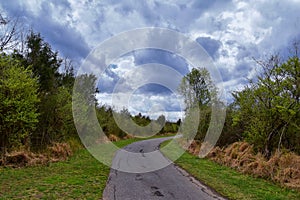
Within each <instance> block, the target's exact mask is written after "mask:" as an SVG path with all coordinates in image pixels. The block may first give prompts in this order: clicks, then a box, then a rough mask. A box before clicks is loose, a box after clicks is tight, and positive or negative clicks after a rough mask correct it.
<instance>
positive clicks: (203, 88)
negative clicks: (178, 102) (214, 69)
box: [179, 68, 217, 108]
mask: <svg viewBox="0 0 300 200" xmlns="http://www.w3.org/2000/svg"><path fill="white" fill-rule="evenodd" d="M179 92H180V93H181V94H182V95H183V96H184V100H185V104H186V106H187V108H190V107H192V106H193V104H194V103H197V104H198V105H199V106H200V107H201V106H207V105H209V104H210V103H211V102H212V100H213V99H215V98H216V94H217V89H216V87H215V85H214V84H213V83H212V80H211V78H210V75H209V72H208V71H207V69H205V68H201V69H195V68H193V69H192V71H191V72H190V73H188V74H187V75H185V76H184V77H183V79H182V81H181V84H180V86H179Z"/></svg>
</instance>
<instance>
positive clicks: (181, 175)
mask: <svg viewBox="0 0 300 200" xmlns="http://www.w3.org/2000/svg"><path fill="white" fill-rule="evenodd" d="M164 140H166V139H152V140H149V141H143V142H142V144H141V143H140V142H136V143H132V144H131V145H130V147H129V146H127V147H125V149H131V150H132V152H135V153H141V154H142V156H143V154H144V153H145V151H147V152H148V151H150V150H156V149H157V148H158V146H159V144H160V143H161V142H162V141H164ZM141 147H142V148H141ZM143 157H144V158H143V160H134V159H132V157H131V156H129V155H128V154H122V153H120V154H119V155H117V154H116V155H115V159H114V160H113V162H114V163H115V164H117V167H118V169H119V170H121V167H125V168H126V167H127V168H130V167H135V166H136V165H137V166H140V167H145V166H144V161H147V159H148V157H147V156H146V157H145V156H143ZM130 159H131V160H130ZM114 166H116V165H114ZM118 169H116V170H115V169H111V172H110V175H109V178H108V181H107V185H106V188H105V189H104V192H103V200H112V199H113V200H139V199H143V200H147V199H150V200H152V199H153V200H157V199H166V200H173V199H177V200H178V199H180V200H186V199H191V200H194V199H195V200H199V199H203V200H225V198H223V197H221V196H219V195H218V194H217V193H216V192H215V191H214V190H211V189H210V188H209V187H208V186H206V185H204V184H202V183H201V182H199V181H198V180H196V179H195V178H194V177H193V176H191V175H190V174H188V173H187V172H186V171H185V170H183V169H181V168H179V167H178V166H176V165H175V164H170V165H168V166H167V167H165V168H162V169H160V170H156V171H152V172H145V173H128V172H122V171H118Z"/></svg>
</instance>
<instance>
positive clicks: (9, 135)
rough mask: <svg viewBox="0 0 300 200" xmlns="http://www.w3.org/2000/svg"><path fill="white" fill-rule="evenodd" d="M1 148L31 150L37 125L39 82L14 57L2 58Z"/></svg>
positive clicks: (0, 91)
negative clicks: (24, 148)
mask: <svg viewBox="0 0 300 200" xmlns="http://www.w3.org/2000/svg"><path fill="white" fill-rule="evenodd" d="M0 76H1V79H0V138H1V139H0V141H1V143H0V145H1V148H3V149H2V152H5V151H7V150H8V151H9V150H11V149H13V148H18V147H20V146H24V145H25V146H26V147H29V144H30V136H31V134H32V132H33V131H34V130H35V129H36V125H37V123H38V116H39V114H38V112H37V107H36V106H37V103H38V102H39V99H38V95H37V90H38V84H37V79H36V78H34V77H33V73H32V71H31V69H30V68H27V69H25V67H24V66H22V65H21V64H20V62H18V61H17V60H15V59H13V58H12V57H11V56H6V55H4V54H1V55H0Z"/></svg>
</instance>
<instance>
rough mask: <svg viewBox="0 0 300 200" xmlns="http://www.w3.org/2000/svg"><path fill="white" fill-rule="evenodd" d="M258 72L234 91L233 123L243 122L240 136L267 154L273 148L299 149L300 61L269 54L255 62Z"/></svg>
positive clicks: (294, 57) (295, 56)
mask: <svg viewBox="0 0 300 200" xmlns="http://www.w3.org/2000/svg"><path fill="white" fill-rule="evenodd" d="M259 64H260V66H261V68H262V73H261V74H260V75H258V77H257V79H258V80H257V81H256V82H254V81H251V82H250V84H249V85H248V86H247V87H245V88H244V89H243V90H242V91H238V92H234V93H233V97H234V100H235V102H234V103H235V106H236V108H237V112H236V113H235V116H234V121H235V124H239V123H243V124H244V126H245V130H244V137H245V138H246V140H247V141H249V142H250V143H251V144H254V147H255V149H256V150H257V151H262V152H263V153H264V154H265V155H266V156H267V157H270V155H271V152H272V151H273V150H275V149H276V148H277V149H278V150H279V149H280V148H287V149H290V150H294V151H297V152H300V149H299V142H300V140H299V135H298V133H299V131H300V127H299V124H300V102H299V101H300V82H299V81H300V62H299V57H298V56H297V55H294V56H292V57H290V58H289V59H288V60H287V61H285V62H280V59H279V57H278V56H272V57H271V58H270V60H268V61H267V62H259Z"/></svg>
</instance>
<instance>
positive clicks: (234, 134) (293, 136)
mask: <svg viewBox="0 0 300 200" xmlns="http://www.w3.org/2000/svg"><path fill="white" fill-rule="evenodd" d="M298 48H299V46H298V43H297V42H295V43H294V44H293V45H292V48H291V50H290V51H289V52H290V54H289V56H288V57H287V58H286V59H284V58H282V57H281V56H280V55H279V54H276V55H273V56H271V57H270V58H269V59H267V60H264V61H259V60H255V61H256V63H257V66H258V69H257V72H258V73H257V76H256V77H254V78H253V79H252V80H249V83H248V84H247V85H246V86H245V87H244V88H243V89H242V90H239V91H234V92H232V98H233V102H232V103H231V104H229V105H223V107H224V109H226V113H227V115H226V119H225V124H224V128H223V131H222V134H221V137H220V138H219V141H218V143H217V144H218V145H219V146H221V147H223V146H227V145H229V144H231V143H233V142H236V141H247V142H249V143H250V144H252V145H253V147H254V149H255V151H256V152H260V153H262V154H263V155H265V157H267V158H269V157H270V156H271V154H272V153H274V152H275V151H283V150H285V151H293V152H296V153H300V102H299V101H300V61H299V49H298ZM179 91H180V92H181V94H183V96H184V97H185V101H186V104H187V107H189V106H190V105H195V103H196V104H197V105H198V106H199V107H200V121H199V127H198V132H197V135H196V140H198V141H200V142H201V141H203V140H204V136H205V134H206V132H207V130H208V123H209V121H210V117H211V105H212V104H213V103H216V102H217V101H218V99H217V96H216V93H217V88H216V87H215V86H214V84H213V83H212V81H211V79H210V76H209V72H208V71H207V70H206V69H205V68H202V69H193V70H192V71H191V72H190V73H189V74H187V75H186V76H185V77H184V78H183V80H182V83H181V85H180V90H179Z"/></svg>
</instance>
